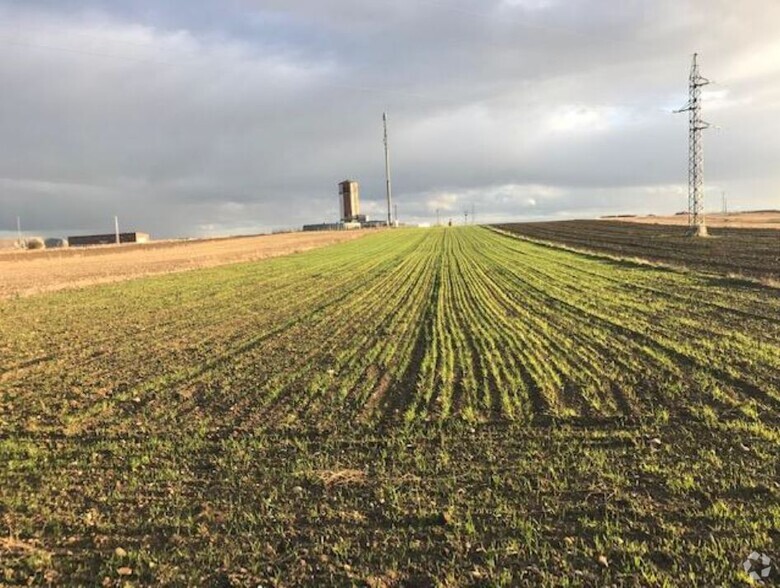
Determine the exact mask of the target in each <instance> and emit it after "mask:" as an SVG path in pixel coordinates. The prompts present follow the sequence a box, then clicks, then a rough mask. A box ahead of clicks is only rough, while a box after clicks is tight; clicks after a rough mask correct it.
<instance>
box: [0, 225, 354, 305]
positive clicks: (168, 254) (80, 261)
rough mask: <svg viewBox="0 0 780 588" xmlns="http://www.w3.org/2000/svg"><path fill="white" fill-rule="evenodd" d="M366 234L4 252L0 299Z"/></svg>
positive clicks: (239, 259) (245, 258) (232, 260)
mask: <svg viewBox="0 0 780 588" xmlns="http://www.w3.org/2000/svg"><path fill="white" fill-rule="evenodd" d="M366 232H367V231H361V230H356V231H328V232H321V233H285V234H278V235H257V236H251V237H230V238H220V239H198V240H181V241H158V242H152V243H144V244H137V245H135V244H128V245H121V246H116V245H108V246H98V247H86V248H85V247H79V248H72V249H49V250H41V251H3V252H0V276H2V280H0V299H2V298H8V297H11V296H27V295H30V294H37V293H40V292H50V291H53V290H62V289H64V288H77V287H81V286H88V285H91V284H100V283H106V282H117V281H122V280H129V279H132V278H138V277H142V276H150V275H156V274H166V273H171V272H180V271H186V270H191V269H198V268H206V267H213V266H218V265H225V264H229V263H238V262H243V261H254V260H258V259H265V258H269V257H278V256H280V255H287V254H290V253H298V252H301V251H307V250H309V249H314V248H317V247H325V246H327V245H332V244H334V243H341V242H343V241H350V240H352V239H357V238H360V237H362V236H363V235H365V234H366Z"/></svg>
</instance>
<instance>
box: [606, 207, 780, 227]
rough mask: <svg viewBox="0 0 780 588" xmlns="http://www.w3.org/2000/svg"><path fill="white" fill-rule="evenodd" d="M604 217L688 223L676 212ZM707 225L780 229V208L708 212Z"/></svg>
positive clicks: (625, 220)
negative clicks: (670, 213)
mask: <svg viewBox="0 0 780 588" xmlns="http://www.w3.org/2000/svg"><path fill="white" fill-rule="evenodd" d="M604 219H605V220H616V221H623V222H629V223H643V224H655V225H687V224H688V216H687V215H685V214H674V215H670V216H617V217H604ZM707 225H709V226H711V227H727V228H734V229H780V210H767V211H760V212H733V213H728V214H723V213H720V212H713V213H708V214H707Z"/></svg>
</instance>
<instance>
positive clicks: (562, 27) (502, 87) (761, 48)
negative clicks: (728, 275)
mask: <svg viewBox="0 0 780 588" xmlns="http://www.w3.org/2000/svg"><path fill="white" fill-rule="evenodd" d="M778 31H780V2H778V1H777V0H744V1H742V0H740V1H738V2H737V1H735V0H688V1H686V0H673V1H672V0H668V1H667V0H645V1H640V0H622V1H620V2H617V1H614V0H392V1H390V0H387V1H384V0H382V1H379V0H376V1H372V0H219V1H217V0H212V1H207V0H170V1H166V2H160V1H159V0H132V1H130V0H112V1H110V2H109V1H102V2H101V1H97V0H94V1H90V0H48V1H44V0H41V1H35V0H25V1H23V2H22V1H17V2H8V1H2V0H0V44H1V45H2V50H1V51H0V87H1V88H2V97H1V98H0V101H1V102H0V103H1V104H2V106H1V107H0V230H3V229H5V230H11V229H13V228H14V227H15V224H16V217H17V216H21V217H22V222H23V225H24V227H23V228H24V229H26V230H27V231H29V232H30V233H32V234H58V233H61V234H70V233H73V232H77V231H90V232H92V231H110V230H111V228H112V225H113V215H114V214H118V215H119V217H120V220H121V223H122V226H123V228H125V229H128V230H129V229H135V230H142V231H148V232H151V233H152V234H153V236H157V237H167V236H184V235H207V234H228V233H242V232H244V233H245V232H256V231H265V230H270V229H273V228H282V227H293V226H296V225H298V226H300V225H301V224H303V223H307V222H322V221H329V220H335V218H336V217H337V216H338V211H339V209H338V200H337V186H336V184H337V182H339V181H340V180H342V179H345V178H352V179H356V180H358V181H359V182H360V185H361V202H362V206H363V212H367V213H368V214H369V215H370V216H373V217H375V218H379V217H382V216H383V215H384V214H385V208H384V207H385V200H384V198H385V196H384V160H383V151H382V134H381V132H382V128H381V127H382V111H383V110H387V111H388V112H389V116H390V125H391V126H390V135H391V137H390V141H391V150H392V152H391V157H392V166H393V185H394V195H395V197H396V202H397V204H398V209H399V216H400V218H401V220H407V221H426V220H435V217H436V210H437V209H440V210H441V214H442V216H443V218H445V219H446V218H448V217H453V218H455V219H456V220H461V219H462V218H463V211H464V210H465V209H470V208H471V206H472V204H473V205H474V206H475V207H476V211H477V217H478V219H477V220H478V221H485V222H486V221H498V220H506V219H518V220H522V219H534V218H572V217H593V216H597V215H600V214H610V213H611V214H614V213H628V212H644V213H646V212H655V213H669V212H675V211H678V210H683V209H685V207H686V206H687V195H686V194H687V175H686V174H687V117H686V115H683V114H676V115H675V114H672V113H671V111H672V110H673V109H675V108H679V107H681V106H683V105H684V104H685V102H686V101H687V77H688V69H689V67H690V58H691V54H692V53H693V52H694V51H698V52H699V53H700V63H701V68H702V74H703V75H705V76H706V77H708V78H710V79H712V80H714V81H715V82H717V83H715V84H713V85H711V86H708V87H707V88H706V89H705V90H706V92H705V95H704V104H705V112H704V117H705V119H707V120H709V121H711V122H712V123H713V124H716V125H718V126H719V127H720V128H718V129H712V130H709V131H707V132H706V136H705V182H706V193H707V198H708V204H707V208H708V210H715V209H720V207H721V194H722V192H724V191H725V192H726V194H727V197H728V201H729V206H730V207H731V208H734V209H743V210H744V209H754V208H768V207H774V208H780V190H779V188H780V116H779V115H780V33H779V32H778Z"/></svg>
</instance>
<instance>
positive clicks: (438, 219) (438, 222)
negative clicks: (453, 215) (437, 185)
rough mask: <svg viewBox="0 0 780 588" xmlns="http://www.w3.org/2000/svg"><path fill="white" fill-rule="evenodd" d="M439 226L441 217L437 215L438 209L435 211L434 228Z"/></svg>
mask: <svg viewBox="0 0 780 588" xmlns="http://www.w3.org/2000/svg"><path fill="white" fill-rule="evenodd" d="M439 225H441V215H440V214H439V209H438V208H437V209H436V226H437V227H438V226H439Z"/></svg>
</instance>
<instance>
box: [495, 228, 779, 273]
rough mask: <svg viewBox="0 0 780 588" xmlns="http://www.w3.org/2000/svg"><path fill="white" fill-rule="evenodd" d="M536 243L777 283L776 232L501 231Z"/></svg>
mask: <svg viewBox="0 0 780 588" xmlns="http://www.w3.org/2000/svg"><path fill="white" fill-rule="evenodd" d="M499 228H500V229H501V230H504V231H509V232H512V233H516V234H518V235H522V236H524V237H528V238H531V239H536V240H540V241H547V242H553V243H560V244H564V245H567V246H569V247H573V248H576V249H580V250H585V251H594V252H601V253H607V254H610V255H614V256H619V257H636V258H642V259H648V260H651V261H655V262H660V263H663V264H668V265H673V266H681V267H687V268H690V269H695V270H699V271H705V272H711V273H719V274H726V275H737V276H745V277H751V278H755V279H759V280H768V281H777V280H780V230H777V229H726V228H710V229H709V233H710V237H709V238H707V239H690V238H689V237H687V235H686V231H687V227H683V226H666V225H654V224H639V223H629V222H625V221H611V220H610V221H608V220H573V221H553V222H537V223H514V224H507V225H499Z"/></svg>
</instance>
